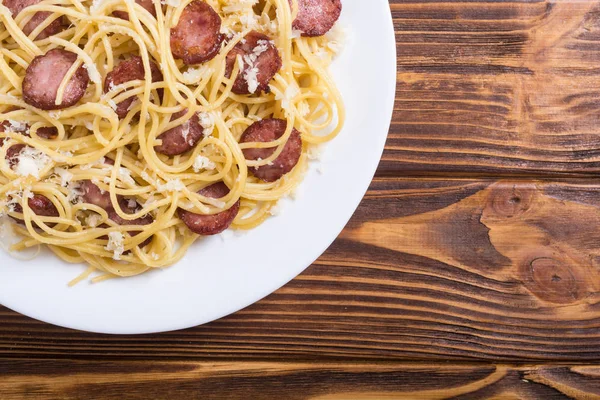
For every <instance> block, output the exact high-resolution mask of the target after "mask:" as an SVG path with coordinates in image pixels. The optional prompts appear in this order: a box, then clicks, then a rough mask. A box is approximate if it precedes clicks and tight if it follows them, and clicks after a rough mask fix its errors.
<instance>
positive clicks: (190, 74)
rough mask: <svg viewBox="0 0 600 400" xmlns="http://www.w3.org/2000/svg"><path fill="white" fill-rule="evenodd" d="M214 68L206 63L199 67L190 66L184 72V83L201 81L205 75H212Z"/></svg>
mask: <svg viewBox="0 0 600 400" xmlns="http://www.w3.org/2000/svg"><path fill="white" fill-rule="evenodd" d="M213 72H214V70H213V69H212V68H209V67H208V66H206V65H203V66H201V67H198V68H188V69H187V71H185V72H184V73H183V80H184V83H187V84H188V85H189V84H193V83H197V82H199V81H200V80H201V79H202V77H203V76H206V75H212V73H213Z"/></svg>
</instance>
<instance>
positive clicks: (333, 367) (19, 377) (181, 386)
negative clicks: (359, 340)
mask: <svg viewBox="0 0 600 400" xmlns="http://www.w3.org/2000/svg"><path fill="white" fill-rule="evenodd" d="M30 371H36V373H35V374H32V373H31V372H30ZM66 371H68V372H66ZM0 372H2V373H3V379H2V381H0V390H2V393H3V400H15V399H22V398H27V399H31V400H36V399H44V400H48V399H61V400H75V399H84V398H94V399H95V398H102V399H109V400H110V399H115V400H121V399H123V398H124V393H126V394H127V397H126V398H127V399H148V398H159V399H173V400H175V399H183V398H185V399H202V400H210V399H215V400H217V399H218V400H223V399H255V400H260V399H273V398H285V399H287V400H301V399H310V400H349V399H352V400H387V399H411V400H415V399H431V400H433V399H448V398H453V399H488V398H496V399H544V400H552V399H566V398H567V399H569V398H579V399H592V398H598V396H600V384H599V383H598V380H599V377H600V367H598V366H567V365H546V366H539V365H531V366H519V367H513V366H507V365H477V364H475V365H470V364H462V365H457V366H447V365H440V364H436V365H434V364H399V363H382V362H379V363H344V364H339V363H322V364H315V363H302V362H290V363H273V362H247V363H244V364H234V363H224V362H203V363H202V362H198V363H195V362H157V363H154V364H152V365H150V364H148V363H143V362H121V363H115V362H81V361H60V362H57V363H56V364H55V365H51V364H50V363H47V362H39V361H23V360H19V361H11V362H4V363H2V362H0ZM99 372H100V373H99ZM149 396H150V397H149Z"/></svg>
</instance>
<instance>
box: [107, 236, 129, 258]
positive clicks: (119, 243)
mask: <svg viewBox="0 0 600 400" xmlns="http://www.w3.org/2000/svg"><path fill="white" fill-rule="evenodd" d="M124 239H125V237H124V236H123V234H122V233H121V232H110V233H109V234H108V244H107V245H106V247H105V248H104V249H105V250H108V251H112V252H113V257H112V258H113V260H120V259H121V255H123V253H124V252H125V245H124V244H123V241H124Z"/></svg>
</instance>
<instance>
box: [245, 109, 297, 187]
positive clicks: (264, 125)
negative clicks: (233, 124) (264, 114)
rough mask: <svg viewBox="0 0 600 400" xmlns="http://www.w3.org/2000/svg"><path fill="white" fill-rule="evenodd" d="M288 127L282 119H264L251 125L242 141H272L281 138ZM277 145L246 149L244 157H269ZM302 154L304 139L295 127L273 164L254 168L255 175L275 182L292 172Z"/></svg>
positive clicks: (256, 158)
mask: <svg viewBox="0 0 600 400" xmlns="http://www.w3.org/2000/svg"><path fill="white" fill-rule="evenodd" d="M286 127H287V121H285V120H282V119H275V118H272V119H263V120H261V121H257V122H255V123H253V124H252V125H250V126H249V127H248V129H246V131H245V132H244V133H243V135H242V137H241V138H240V143H250V142H272V141H274V140H277V139H279V138H280V137H281V136H282V135H283V134H284V133H285V129H286ZM276 149H277V148H276V147H270V148H266V149H256V148H255V149H253V148H250V149H244V150H242V151H243V153H244V157H246V160H258V159H259V158H260V159H263V160H264V159H266V158H269V157H270V156H271V155H272V154H273V153H274V152H275V150H276ZM301 154H302V139H301V138H300V132H298V131H297V130H296V128H294V129H293V130H292V134H291V136H290V138H289V139H288V141H287V143H286V144H285V146H284V147H283V151H282V152H281V154H280V155H279V157H277V158H276V159H275V160H273V163H272V165H264V166H261V167H255V168H252V172H253V173H254V176H256V177H257V178H259V179H261V180H263V181H265V182H275V181H276V180H278V179H279V178H281V177H282V176H283V175H285V174H287V173H288V172H290V171H291V170H292V169H294V167H295V166H296V164H298V160H300V155H301Z"/></svg>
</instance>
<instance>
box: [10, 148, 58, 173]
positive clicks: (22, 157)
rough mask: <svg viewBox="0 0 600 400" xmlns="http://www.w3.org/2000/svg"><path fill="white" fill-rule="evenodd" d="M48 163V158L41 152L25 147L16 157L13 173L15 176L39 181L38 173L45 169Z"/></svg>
mask: <svg viewBox="0 0 600 400" xmlns="http://www.w3.org/2000/svg"><path fill="white" fill-rule="evenodd" d="M50 161H51V160H50V157H48V156H47V155H46V154H45V153H43V152H42V151H40V150H38V149H35V148H33V147H29V146H25V147H24V148H23V149H22V150H21V152H20V153H19V155H18V156H17V165H16V167H15V172H16V173H17V175H21V176H33V177H34V178H37V179H39V178H40V171H42V170H43V169H44V168H46V166H47V165H48V163H50Z"/></svg>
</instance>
